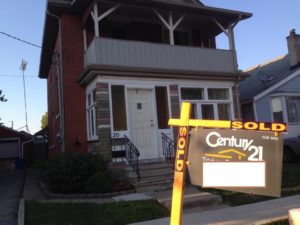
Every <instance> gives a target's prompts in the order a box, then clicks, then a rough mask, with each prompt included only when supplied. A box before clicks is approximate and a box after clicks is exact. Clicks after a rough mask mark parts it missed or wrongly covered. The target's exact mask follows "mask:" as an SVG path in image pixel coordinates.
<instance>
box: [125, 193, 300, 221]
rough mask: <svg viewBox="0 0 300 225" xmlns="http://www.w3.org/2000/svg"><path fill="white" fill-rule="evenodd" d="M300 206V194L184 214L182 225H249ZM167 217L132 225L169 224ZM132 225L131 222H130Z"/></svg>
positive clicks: (274, 218) (284, 216)
mask: <svg viewBox="0 0 300 225" xmlns="http://www.w3.org/2000/svg"><path fill="white" fill-rule="evenodd" d="M293 208H300V195H295V196H291V197H286V198H280V199H275V200H270V201H265V202H259V203H254V204H249V205H243V206H237V207H230V208H225V209H220V210H213V211H206V212H200V213H192V214H186V215H184V216H183V223H182V224H183V225H208V224H215V225H216V224H218V225H250V224H264V223H268V222H271V221H275V220H279V219H283V218H287V216H288V211H289V209H293ZM169 224H170V222H169V218H164V219H159V220H153V221H147V222H142V223H135V224H134V225H169ZM131 225H133V224H131Z"/></svg>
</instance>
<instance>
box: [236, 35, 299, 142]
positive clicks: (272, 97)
mask: <svg viewBox="0 0 300 225" xmlns="http://www.w3.org/2000/svg"><path fill="white" fill-rule="evenodd" d="M287 42H288V54H287V55H285V56H282V57H279V58H277V59H274V60H272V61H270V62H268V63H265V64H262V65H258V66H256V67H254V68H252V69H250V70H248V71H245V72H247V73H249V74H251V75H250V77H249V78H247V79H246V80H244V81H242V82H241V83H240V95H241V103H242V114H243V119H244V120H256V121H264V122H284V123H288V129H289V132H288V134H287V135H286V136H285V137H297V136H299V135H300V35H298V34H296V32H295V30H291V31H290V35H289V37H287Z"/></svg>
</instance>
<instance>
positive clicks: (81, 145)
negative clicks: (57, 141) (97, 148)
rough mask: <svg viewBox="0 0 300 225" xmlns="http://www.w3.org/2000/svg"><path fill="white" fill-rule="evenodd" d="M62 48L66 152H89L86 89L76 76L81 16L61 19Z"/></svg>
mask: <svg viewBox="0 0 300 225" xmlns="http://www.w3.org/2000/svg"><path fill="white" fill-rule="evenodd" d="M61 25H62V47H63V55H62V57H63V97H64V114H65V118H64V122H65V123H64V125H65V150H66V151H67V152H70V151H79V152H83V153H85V152H87V143H86V142H87V133H86V129H87V128H86V106H85V88H83V87H81V86H80V85H79V83H78V81H77V77H78V76H79V74H80V72H81V71H82V70H83V51H84V49H83V34H82V31H83V27H82V20H81V17H80V16H78V15H71V14H64V15H62V17H61Z"/></svg>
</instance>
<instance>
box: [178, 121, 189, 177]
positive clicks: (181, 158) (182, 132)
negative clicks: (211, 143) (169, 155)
mask: <svg viewBox="0 0 300 225" xmlns="http://www.w3.org/2000/svg"><path fill="white" fill-rule="evenodd" d="M187 135H188V129H187V127H180V128H179V135H178V138H179V139H178V146H177V151H176V163H175V170H176V171H177V172H183V167H184V163H185V155H186V154H185V151H186V145H187V140H186V139H187Z"/></svg>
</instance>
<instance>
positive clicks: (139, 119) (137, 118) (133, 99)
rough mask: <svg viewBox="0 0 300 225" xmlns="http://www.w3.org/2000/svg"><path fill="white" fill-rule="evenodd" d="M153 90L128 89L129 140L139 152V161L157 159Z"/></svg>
mask: <svg viewBox="0 0 300 225" xmlns="http://www.w3.org/2000/svg"><path fill="white" fill-rule="evenodd" d="M152 96H153V90H151V89H138V88H134V89H128V112H129V139H130V140H131V141H132V142H133V144H134V145H135V146H136V147H137V148H138V150H139V151H140V159H147V158H157V157H158V151H157V147H156V140H155V127H154V113H153V97H152Z"/></svg>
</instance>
